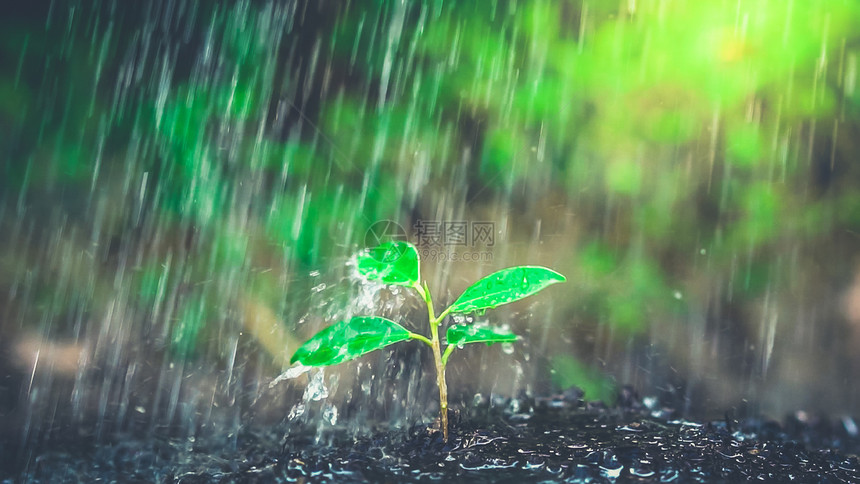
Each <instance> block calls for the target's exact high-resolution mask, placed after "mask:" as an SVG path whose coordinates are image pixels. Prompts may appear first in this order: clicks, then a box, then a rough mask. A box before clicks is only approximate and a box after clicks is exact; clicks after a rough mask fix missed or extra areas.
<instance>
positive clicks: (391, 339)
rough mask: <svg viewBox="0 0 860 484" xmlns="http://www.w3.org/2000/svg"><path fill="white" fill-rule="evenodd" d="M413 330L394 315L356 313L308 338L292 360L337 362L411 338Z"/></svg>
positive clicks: (309, 363) (313, 363)
mask: <svg viewBox="0 0 860 484" xmlns="http://www.w3.org/2000/svg"><path fill="white" fill-rule="evenodd" d="M409 335H410V333H409V331H408V330H407V329H406V328H404V327H403V326H400V325H399V324H397V323H395V322H394V321H391V320H390V319H385V318H380V317H376V316H356V317H354V318H352V319H350V320H349V321H340V322H339V323H336V324H333V325H331V326H329V327H328V328H326V329H324V330H322V331H320V332H319V333H317V334H315V335H314V336H313V337H312V338H311V339H309V340H307V341H305V344H303V345H302V346H301V347H300V348H299V349H298V350H296V352H295V353H294V354H293V357H292V358H290V363H295V362H299V363H301V364H303V365H305V366H328V365H337V364H338V363H342V362H344V361H347V360H351V359H353V358H357V357H359V356H361V355H363V354H365V353H369V352H371V351H373V350H378V349H380V348H383V347H385V346H388V345H390V344H394V343H397V342H400V341H404V340H407V339H409Z"/></svg>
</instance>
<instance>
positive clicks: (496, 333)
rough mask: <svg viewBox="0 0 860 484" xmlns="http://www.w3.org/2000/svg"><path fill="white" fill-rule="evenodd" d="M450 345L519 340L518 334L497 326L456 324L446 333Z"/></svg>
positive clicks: (488, 343)
mask: <svg viewBox="0 0 860 484" xmlns="http://www.w3.org/2000/svg"><path fill="white" fill-rule="evenodd" d="M446 338H447V340H448V344H449V345H456V346H460V345H464V344H468V343H487V345H488V346H489V345H491V344H493V343H511V342H514V341H516V340H517V335H515V334H514V333H511V332H510V331H508V330H506V329H503V328H498V327H495V326H475V325H471V324H455V325H453V326H451V327H450V328H448V333H447V334H446Z"/></svg>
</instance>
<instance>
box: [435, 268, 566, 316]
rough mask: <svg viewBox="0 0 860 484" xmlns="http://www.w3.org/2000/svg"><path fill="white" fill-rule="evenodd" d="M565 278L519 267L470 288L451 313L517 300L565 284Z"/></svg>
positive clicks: (539, 270) (541, 270) (543, 270)
mask: <svg viewBox="0 0 860 484" xmlns="http://www.w3.org/2000/svg"><path fill="white" fill-rule="evenodd" d="M564 281H565V278H564V276H563V275H561V274H559V273H558V272H555V271H554V270H552V269H547V268H546V267H535V266H519V267H509V268H507V269H502V270H500V271H498V272H494V273H492V274H490V275H489V276H487V277H485V278H483V279H481V280H479V281H478V282H476V283H474V284H472V285H471V286H469V288H468V289H466V290H465V291H464V292H463V294H462V295H461V296H460V297H459V298H457V300H456V301H455V302H454V304H452V305H451V308H450V310H449V312H451V313H467V312H470V311H480V310H482V309H489V308H494V307H496V306H501V305H502V304H507V303H510V302H514V301H517V300H519V299H522V298H524V297H527V296H531V295H532V294H534V293H536V292H538V291H540V290H541V289H543V288H545V287H547V286H549V285H551V284H555V283H557V282H564Z"/></svg>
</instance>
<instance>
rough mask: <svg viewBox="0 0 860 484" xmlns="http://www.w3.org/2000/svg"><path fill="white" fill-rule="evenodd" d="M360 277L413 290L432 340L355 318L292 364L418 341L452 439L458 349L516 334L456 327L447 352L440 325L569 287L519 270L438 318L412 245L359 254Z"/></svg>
mask: <svg viewBox="0 0 860 484" xmlns="http://www.w3.org/2000/svg"><path fill="white" fill-rule="evenodd" d="M357 267H358V272H359V273H360V274H362V275H363V276H364V277H365V278H367V279H372V280H378V281H381V282H382V283H384V284H390V285H397V286H405V287H410V288H412V289H414V290H415V291H416V292H417V293H418V294H419V295H420V296H421V298H422V299H424V302H425V303H426V304H427V315H428V317H429V321H430V336H429V337H427V336H424V335H421V334H417V333H413V332H411V331H409V330H407V329H406V328H404V327H403V326H401V325H399V324H397V323H395V322H394V321H391V320H390V319H386V318H382V317H379V316H355V317H353V318H351V319H350V320H348V321H340V322H338V323H336V324H334V325H332V326H329V327H328V328H326V329H324V330H322V331H320V332H319V333H317V334H316V335H314V336H313V337H312V338H311V339H309V340H308V341H306V342H305V343H304V344H303V345H302V346H301V347H300V348H299V349H298V350H296V352H295V353H294V354H293V356H292V358H291V359H290V363H296V362H298V363H300V364H302V365H305V366H329V365H336V364H338V363H343V362H344V361H348V360H351V359H353V358H356V357H358V356H361V355H363V354H365V353H369V352H371V351H374V350H378V349H380V348H384V347H385V346H388V345H390V344H394V343H398V342H400V341H406V340H417V341H420V342H422V343H424V344H426V345H427V346H429V347H430V348H431V349H432V350H433V359H434V361H435V363H436V384H437V385H438V386H439V415H440V426H441V428H442V436H443V438H444V439H445V441H447V440H448V385H447V383H446V382H445V367H446V366H447V364H448V359H449V358H450V357H451V354H452V353H453V352H454V350H455V349H456V348H462V347H463V345H466V344H469V343H486V344H487V345H491V344H493V343H510V342H514V341H516V340H517V335H515V334H513V333H511V332H510V331H508V330H506V329H504V328H499V327H492V326H474V325H468V324H454V325H451V326H450V327H448V331H447V332H446V338H445V339H446V346H445V349H444V351H443V350H442V346H441V343H440V340H439V326H440V325H441V324H442V322H443V321H444V320H445V318H446V317H447V316H448V315H451V314H467V313H471V312H479V313H483V312H484V311H486V310H487V309H491V308H495V307H496V306H501V305H502V304H507V303H510V302H514V301H517V300H519V299H522V298H524V297H527V296H531V295H532V294H534V293H536V292H538V291H540V290H541V289H543V288H545V287H547V286H549V285H551V284H555V283H557V282H564V280H565V278H564V276H563V275H561V274H559V273H557V272H555V271H553V270H550V269H547V268H546V267H536V266H519V267H509V268H507V269H503V270H500V271H498V272H494V273H493V274H490V275H489V276H486V277H484V278H483V279H481V280H479V281H478V282H476V283H474V284H472V285H471V286H469V288H467V289H466V290H465V291H464V292H463V294H461V295H460V297H459V298H457V300H456V301H454V304H452V305H451V306H449V307H448V308H447V309H445V310H444V311H442V313H440V314H439V315H438V316H437V315H436V312H435V310H434V309H433V300H432V299H431V297H430V289H429V288H428V287H427V284H426V283H422V282H421V268H420V264H419V257H418V251H417V250H416V249H415V246H414V245H412V244H410V243H409V242H399V241H398V242H386V243H384V244H382V245H380V246H378V247H376V248H374V249H370V250H366V251H364V252H362V253H360V254H359V255H358V264H357Z"/></svg>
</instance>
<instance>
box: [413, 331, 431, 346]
mask: <svg viewBox="0 0 860 484" xmlns="http://www.w3.org/2000/svg"><path fill="white" fill-rule="evenodd" d="M409 337H410V338H412V339H417V340H418V341H420V342H422V343H425V344H426V345H427V346H433V342H432V341H430V339H429V338H427V337H426V336H424V335H423V334H418V333H409Z"/></svg>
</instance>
